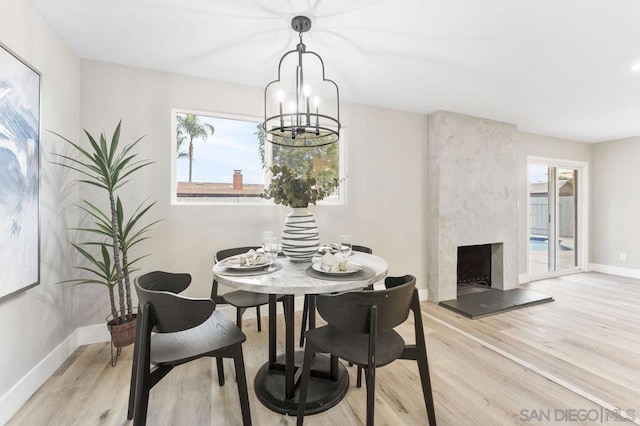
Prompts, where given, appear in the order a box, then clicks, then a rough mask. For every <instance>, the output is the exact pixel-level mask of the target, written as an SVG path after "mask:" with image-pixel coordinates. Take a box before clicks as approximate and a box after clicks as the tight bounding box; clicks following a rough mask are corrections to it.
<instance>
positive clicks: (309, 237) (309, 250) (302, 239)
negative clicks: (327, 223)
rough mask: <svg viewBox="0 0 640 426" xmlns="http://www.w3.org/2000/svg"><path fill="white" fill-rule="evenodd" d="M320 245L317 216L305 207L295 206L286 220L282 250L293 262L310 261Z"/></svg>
mask: <svg viewBox="0 0 640 426" xmlns="http://www.w3.org/2000/svg"><path fill="white" fill-rule="evenodd" d="M319 247H320V235H319V234H318V226H317V225H316V218H315V217H314V216H313V214H311V213H309V212H308V211H307V210H306V209H305V208H294V209H293V212H291V213H289V215H288V216H287V219H286V220H285V221H284V228H283V229H282V252H283V253H284V254H285V256H287V257H288V258H289V259H290V260H291V261H292V262H310V261H311V258H312V257H313V255H314V254H315V253H316V252H317V251H318V248H319Z"/></svg>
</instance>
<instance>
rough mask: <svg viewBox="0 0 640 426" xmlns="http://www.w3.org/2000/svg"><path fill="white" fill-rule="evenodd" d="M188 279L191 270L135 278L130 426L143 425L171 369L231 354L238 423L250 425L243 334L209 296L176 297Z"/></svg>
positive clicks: (159, 272) (156, 272)
mask: <svg viewBox="0 0 640 426" xmlns="http://www.w3.org/2000/svg"><path fill="white" fill-rule="evenodd" d="M190 283H191V276H190V275H189V274H174V273H169V272H162V271H155V272H149V273H147V274H144V275H141V276H139V277H137V278H136V279H135V280H134V286H135V289H136V293H137V295H138V302H139V305H138V306H139V308H138V320H137V324H136V338H135V346H134V350H133V365H132V369H131V386H130V389H129V407H128V411H127V419H129V420H131V419H132V418H133V424H134V426H139V425H144V424H146V419H147V409H148V405H149V393H150V391H151V389H152V388H153V387H154V386H155V385H156V384H157V383H158V382H159V381H160V380H162V378H164V377H165V376H166V375H167V374H168V373H169V372H170V371H171V370H172V369H173V368H174V367H177V366H178V365H181V364H184V363H187V362H189V361H193V360H196V359H198V358H202V357H205V356H206V357H216V358H218V359H221V358H233V361H234V364H235V369H236V382H237V383H238V393H239V396H240V408H241V411H242V423H243V424H244V425H251V413H250V409H249V395H248V392H247V380H246V373H245V368H244V357H243V354H242V343H243V342H244V341H245V340H246V337H245V335H244V334H243V333H242V331H240V329H238V327H236V325H235V324H233V323H232V322H231V321H229V319H228V318H227V317H226V316H225V315H224V314H223V313H221V312H220V311H216V310H215V305H216V304H215V302H214V301H213V300H211V299H196V298H190V297H185V296H180V295H179V294H178V293H181V292H182V291H184V290H185V289H186V288H187V287H189V284H190ZM152 332H153V334H152ZM180 397H181V396H180V395H176V398H180Z"/></svg>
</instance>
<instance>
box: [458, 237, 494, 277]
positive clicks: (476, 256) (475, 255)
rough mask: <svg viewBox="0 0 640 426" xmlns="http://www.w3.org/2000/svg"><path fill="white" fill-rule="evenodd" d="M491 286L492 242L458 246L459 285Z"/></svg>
mask: <svg viewBox="0 0 640 426" xmlns="http://www.w3.org/2000/svg"><path fill="white" fill-rule="evenodd" d="M461 284H480V285H483V286H486V287H491V244H483V245H478V246H464V247H458V285H461Z"/></svg>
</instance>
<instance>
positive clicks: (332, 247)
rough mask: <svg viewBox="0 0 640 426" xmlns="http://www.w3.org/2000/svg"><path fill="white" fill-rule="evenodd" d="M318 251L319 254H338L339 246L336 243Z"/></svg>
mask: <svg viewBox="0 0 640 426" xmlns="http://www.w3.org/2000/svg"><path fill="white" fill-rule="evenodd" d="M318 251H320V253H338V252H339V251H340V244H338V243H331V244H326V245H324V246H322V247H320V249H319V250H318Z"/></svg>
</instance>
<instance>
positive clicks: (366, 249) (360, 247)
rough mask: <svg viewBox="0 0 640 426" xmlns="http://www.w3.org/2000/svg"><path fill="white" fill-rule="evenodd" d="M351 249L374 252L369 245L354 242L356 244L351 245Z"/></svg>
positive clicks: (368, 252)
mask: <svg viewBox="0 0 640 426" xmlns="http://www.w3.org/2000/svg"><path fill="white" fill-rule="evenodd" d="M351 250H353V251H359V252H360V253H367V254H373V250H371V249H370V248H369V247H367V246H359V245H356V244H354V245H352V246H351Z"/></svg>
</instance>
